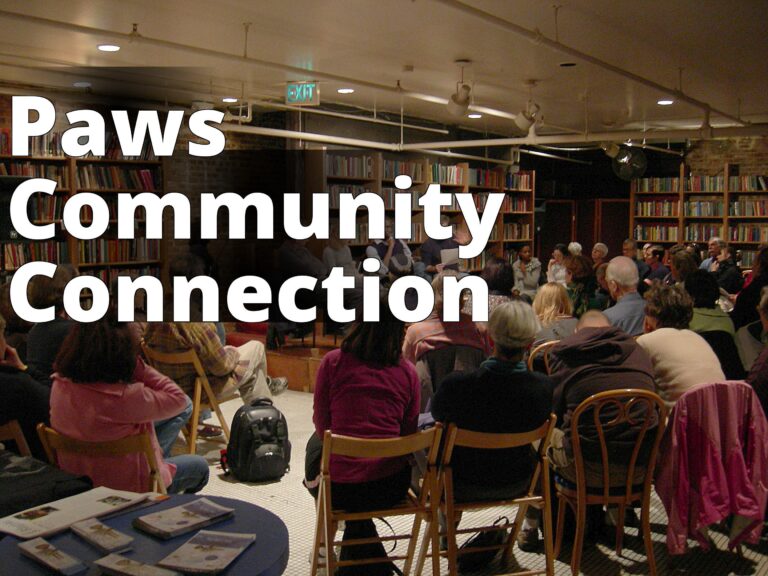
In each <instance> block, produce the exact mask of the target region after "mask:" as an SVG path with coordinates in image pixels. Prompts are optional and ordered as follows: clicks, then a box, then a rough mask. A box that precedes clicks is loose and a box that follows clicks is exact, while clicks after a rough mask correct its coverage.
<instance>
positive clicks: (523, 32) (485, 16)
mask: <svg viewBox="0 0 768 576" xmlns="http://www.w3.org/2000/svg"><path fill="white" fill-rule="evenodd" d="M435 1H436V2H439V3H441V4H444V5H445V6H449V7H451V8H454V9H455V10H458V11H460V12H463V13H464V14H468V15H470V16H474V17H475V18H478V19H480V20H483V21H485V22H488V23H489V24H493V25H495V26H498V27H499V28H502V29H504V30H507V31H509V32H513V33H515V34H517V35H518V36H523V37H524V38H527V39H528V40H531V41H532V42H534V43H536V44H541V45H543V46H547V47H548V48H552V49H553V50H557V51H558V52H562V53H563V54H567V55H569V56H573V57H574V58H578V59H580V60H584V61H585V62H589V63H590V64H594V65H595V66H598V67H599V68H603V69H604V70H608V71H609V72H613V73H614V74H618V75H619V76H623V77H624V78H627V79H629V80H632V81H633V82H637V83H638V84H642V85H643V86H648V87H649V88H653V89H654V90H658V91H659V92H662V93H663V94H673V95H674V96H675V98H677V99H678V100H682V101H683V102H687V103H688V104H692V105H693V106H696V107H697V108H700V109H701V110H703V111H704V112H707V111H709V112H712V113H714V114H717V115H718V116H722V117H723V118H728V119H729V120H733V121H734V122H737V123H738V124H741V125H742V126H747V125H749V122H746V121H744V120H742V119H741V118H738V117H736V116H733V115H732V114H729V113H727V112H723V111H722V110H718V109H717V108H712V107H711V106H710V105H709V104H707V103H706V102H702V101H701V100H698V99H696V98H693V97H692V96H688V95H687V94H685V93H684V92H683V91H682V90H677V89H674V88H669V87H668V86H664V85H662V84H659V83H658V82H654V81H653V80H649V79H648V78H644V77H643V76H639V75H638V74H634V73H633V72H630V71H628V70H624V69H623V68H619V67H618V66H615V65H613V64H610V63H608V62H606V61H605V60H600V59H599V58H595V57H594V56H590V55H589V54H586V53H584V52H581V51H580V50H576V49H575V48H571V47H570V46H566V45H565V44H562V43H561V42H558V41H557V40H550V39H549V38H547V37H546V36H544V35H543V34H542V33H541V32H539V31H538V30H537V31H533V30H528V29H527V28H524V27H523V26H520V25H518V24H515V23H513V22H510V21H509V20H505V19H504V18H501V17H499V16H495V15H493V14H491V13H489V12H485V11H483V10H480V9H478V8H475V7H473V6H468V5H467V4H464V3H463V2H460V1H459V0H435Z"/></svg>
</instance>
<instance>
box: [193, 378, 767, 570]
mask: <svg viewBox="0 0 768 576" xmlns="http://www.w3.org/2000/svg"><path fill="white" fill-rule="evenodd" d="M275 405H276V406H277V407H278V408H279V409H280V410H282V411H283V413H284V414H285V416H286V418H287V420H288V426H289V433H290V438H291V442H292V444H293V453H292V456H291V471H290V472H289V473H288V474H287V475H286V476H284V477H283V478H282V480H280V481H279V482H274V483H270V484H244V483H239V482H237V481H235V480H233V479H231V478H229V477H226V476H223V475H222V473H221V469H219V468H218V467H215V466H214V467H212V469H211V481H210V483H209V484H208V486H207V487H206V488H205V490H204V492H203V493H204V494H210V495H216V496H227V497H230V498H238V499H242V500H246V501H248V502H252V503H254V504H257V505H259V506H263V507H264V508H267V509H268V510H271V511H272V512H274V513H275V514H277V515H278V516H279V517H280V518H282V520H283V521H284V522H285V524H286V525H287V526H288V532H289V534H290V560H289V561H288V568H287V570H286V572H285V573H286V574H287V575H289V576H305V575H306V574H309V561H308V559H309V554H310V550H311V548H312V535H313V528H314V522H315V512H314V506H313V505H314V501H313V500H312V498H311V497H310V495H309V494H308V493H307V491H306V490H305V489H304V487H303V486H302V484H301V480H302V477H303V473H304V446H305V445H306V442H307V439H308V438H309V436H310V434H311V433H312V430H313V427H312V395H311V394H306V393H302V392H291V391H288V392H285V393H284V394H282V395H281V396H278V397H277V398H276V399H275ZM238 406H239V403H238V401H231V402H229V403H227V404H225V405H224V407H223V409H224V413H225V415H226V416H227V418H231V417H232V414H234V412H235V410H237V408H238ZM219 447H220V446H219V445H217V444H213V443H211V444H208V445H206V448H210V450H211V451H210V452H209V453H208V455H209V456H210V458H211V461H214V460H215V461H218V449H219ZM200 448H201V450H202V448H203V447H202V446H201V447H200ZM201 453H202V452H201ZM499 513H500V512H499V511H494V510H491V511H488V512H485V513H483V519H488V518H490V520H491V521H492V520H493V519H495V517H497V516H498V515H499ZM506 514H508V512H507V513H506ZM471 519H472V517H471V516H467V519H466V523H467V525H469V522H470V521H471ZM651 522H652V526H651V527H652V530H653V539H654V543H655V546H654V551H655V554H656V562H657V566H658V569H659V570H658V572H659V574H691V575H694V576H699V575H712V576H726V575H729V574H739V575H741V574H756V575H763V574H768V546H766V545H765V544H761V546H760V547H745V548H744V558H743V559H740V558H739V557H738V556H737V555H736V553H735V552H728V551H727V550H726V544H727V538H726V537H725V536H724V535H722V534H720V533H717V532H714V533H713V536H714V540H715V542H716V543H717V546H718V549H717V550H712V551H710V552H708V553H704V552H703V551H701V550H699V549H697V548H696V545H695V544H692V550H691V552H689V553H688V554H687V555H686V556H685V557H683V558H682V559H680V560H678V561H677V562H676V564H675V565H674V566H672V565H670V563H669V561H668V558H667V554H666V545H665V530H666V515H665V513H664V509H663V507H662V506H661V503H660V501H659V500H658V499H657V498H655V497H654V499H653V501H652V516H651ZM464 524H465V523H464V522H462V526H463V525H464ZM400 546H402V544H401V545H400ZM624 548H625V551H624V554H623V557H622V558H618V557H617V556H616V555H615V553H614V552H613V550H612V549H611V548H608V547H607V546H604V545H602V544H597V545H595V544H585V547H584V555H583V561H582V564H581V571H582V573H583V574H587V575H589V576H613V575H618V574H647V573H648V565H647V563H646V562H645V551H644V548H643V544H642V540H641V539H640V538H639V537H638V536H637V530H636V529H633V528H628V529H627V536H626V537H625V544H624ZM514 555H515V562H516V563H519V565H520V566H523V567H525V568H526V569H539V568H541V567H543V565H544V557H543V555H540V554H526V553H523V552H521V551H520V550H519V549H517V548H515V552H514ZM569 561H570V549H569V548H568V547H565V544H564V550H563V552H562V554H561V556H560V560H558V561H556V562H555V573H556V574H558V575H566V574H570V567H569V565H568V562H569ZM515 569H519V568H517V564H511V565H510V566H508V567H506V569H505V568H503V567H501V566H499V565H498V563H497V562H496V563H494V564H491V565H489V566H488V567H486V569H485V570H483V571H482V572H477V573H476V574H503V573H506V572H509V571H512V570H515ZM442 571H443V573H445V572H447V569H446V563H445V561H443V565H442ZM427 572H429V570H427Z"/></svg>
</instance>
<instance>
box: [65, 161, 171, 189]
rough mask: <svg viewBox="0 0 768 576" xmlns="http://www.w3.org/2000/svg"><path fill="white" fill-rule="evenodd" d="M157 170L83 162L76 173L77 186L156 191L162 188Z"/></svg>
mask: <svg viewBox="0 0 768 576" xmlns="http://www.w3.org/2000/svg"><path fill="white" fill-rule="evenodd" d="M158 178H159V173H158V171H157V170H151V169H149V168H127V167H125V166H110V165H104V164H83V165H81V166H78V168H77V172H76V174H75V182H76V186H77V188H84V189H88V190H125V191H133V192H139V191H146V192H154V191H156V190H157V189H158V188H160V185H159V182H158V181H156V179H158Z"/></svg>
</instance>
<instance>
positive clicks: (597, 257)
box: [592, 242, 608, 272]
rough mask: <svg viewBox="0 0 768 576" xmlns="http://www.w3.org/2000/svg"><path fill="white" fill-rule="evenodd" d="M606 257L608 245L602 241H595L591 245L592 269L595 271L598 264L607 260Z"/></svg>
mask: <svg viewBox="0 0 768 576" xmlns="http://www.w3.org/2000/svg"><path fill="white" fill-rule="evenodd" d="M607 257H608V246H606V245H605V244H603V243H602V242H597V243H596V244H595V245H594V246H592V262H593V264H592V269H593V270H595V272H597V269H598V268H599V267H600V265H601V264H602V263H603V262H607V260H606V258H607Z"/></svg>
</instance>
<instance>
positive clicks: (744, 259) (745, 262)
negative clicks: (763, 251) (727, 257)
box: [739, 250, 757, 268]
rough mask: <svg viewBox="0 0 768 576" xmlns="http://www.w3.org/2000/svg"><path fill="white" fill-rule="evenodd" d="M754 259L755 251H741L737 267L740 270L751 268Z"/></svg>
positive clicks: (755, 256)
mask: <svg viewBox="0 0 768 576" xmlns="http://www.w3.org/2000/svg"><path fill="white" fill-rule="evenodd" d="M755 258H757V250H742V251H741V261H740V262H739V265H740V266H741V267H742V268H752V265H753V264H754V263H755Z"/></svg>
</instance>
